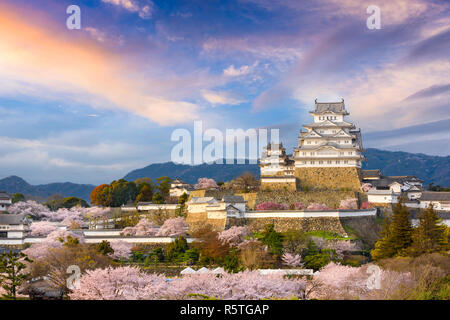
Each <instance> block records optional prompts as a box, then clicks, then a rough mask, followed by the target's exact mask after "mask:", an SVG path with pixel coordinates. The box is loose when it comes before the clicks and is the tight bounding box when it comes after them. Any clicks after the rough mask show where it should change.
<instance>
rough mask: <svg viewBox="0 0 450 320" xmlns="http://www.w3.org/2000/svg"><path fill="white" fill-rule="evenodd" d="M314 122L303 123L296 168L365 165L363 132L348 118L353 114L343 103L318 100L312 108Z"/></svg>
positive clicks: (295, 150) (296, 153) (296, 156)
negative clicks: (347, 118)
mask: <svg viewBox="0 0 450 320" xmlns="http://www.w3.org/2000/svg"><path fill="white" fill-rule="evenodd" d="M310 113H311V114H312V115H313V117H314V122H313V123H310V124H306V125H303V127H304V128H305V129H306V131H302V130H300V135H299V137H298V147H297V148H294V155H293V156H294V159H295V167H296V168H305V167H356V168H361V162H362V161H364V156H363V155H362V150H363V149H362V142H361V131H360V130H355V126H354V124H353V123H350V122H347V121H345V117H346V116H347V115H349V113H348V112H347V110H345V104H344V99H342V101H341V102H317V99H316V101H315V105H314V110H313V111H310Z"/></svg>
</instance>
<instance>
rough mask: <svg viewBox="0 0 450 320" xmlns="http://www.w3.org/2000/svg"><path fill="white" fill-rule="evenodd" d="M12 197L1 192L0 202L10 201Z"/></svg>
mask: <svg viewBox="0 0 450 320" xmlns="http://www.w3.org/2000/svg"><path fill="white" fill-rule="evenodd" d="M10 199H12V198H11V195H10V194H9V193H8V192H6V191H0V200H10Z"/></svg>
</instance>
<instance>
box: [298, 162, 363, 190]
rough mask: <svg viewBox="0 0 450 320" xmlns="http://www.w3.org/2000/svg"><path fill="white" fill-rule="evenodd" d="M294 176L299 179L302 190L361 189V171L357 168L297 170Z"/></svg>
mask: <svg viewBox="0 0 450 320" xmlns="http://www.w3.org/2000/svg"><path fill="white" fill-rule="evenodd" d="M294 175H295V176H296V177H297V178H298V179H299V187H300V189H302V188H305V187H307V188H311V189H314V188H328V189H331V190H341V189H343V188H347V189H349V190H352V191H359V190H360V189H361V169H359V168H356V167H321V168H295V174H294Z"/></svg>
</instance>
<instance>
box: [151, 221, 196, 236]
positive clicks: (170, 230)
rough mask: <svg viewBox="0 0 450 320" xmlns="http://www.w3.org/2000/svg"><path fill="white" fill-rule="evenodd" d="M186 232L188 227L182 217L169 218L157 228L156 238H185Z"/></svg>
mask: <svg viewBox="0 0 450 320" xmlns="http://www.w3.org/2000/svg"><path fill="white" fill-rule="evenodd" d="M188 230H189V225H188V224H187V223H186V219H184V218H183V217H178V218H171V219H167V220H166V221H164V223H163V225H162V226H161V227H160V228H159V231H158V233H157V236H163V237H178V236H185V235H186V232H187V231H188Z"/></svg>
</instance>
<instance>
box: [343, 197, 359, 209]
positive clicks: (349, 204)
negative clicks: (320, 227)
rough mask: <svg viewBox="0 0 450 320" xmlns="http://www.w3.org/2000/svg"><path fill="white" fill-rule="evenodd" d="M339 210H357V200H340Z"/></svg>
mask: <svg viewBox="0 0 450 320" xmlns="http://www.w3.org/2000/svg"><path fill="white" fill-rule="evenodd" d="M339 209H341V210H352V209H358V200H357V199H356V198H347V199H345V200H341V203H340V205H339Z"/></svg>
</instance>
